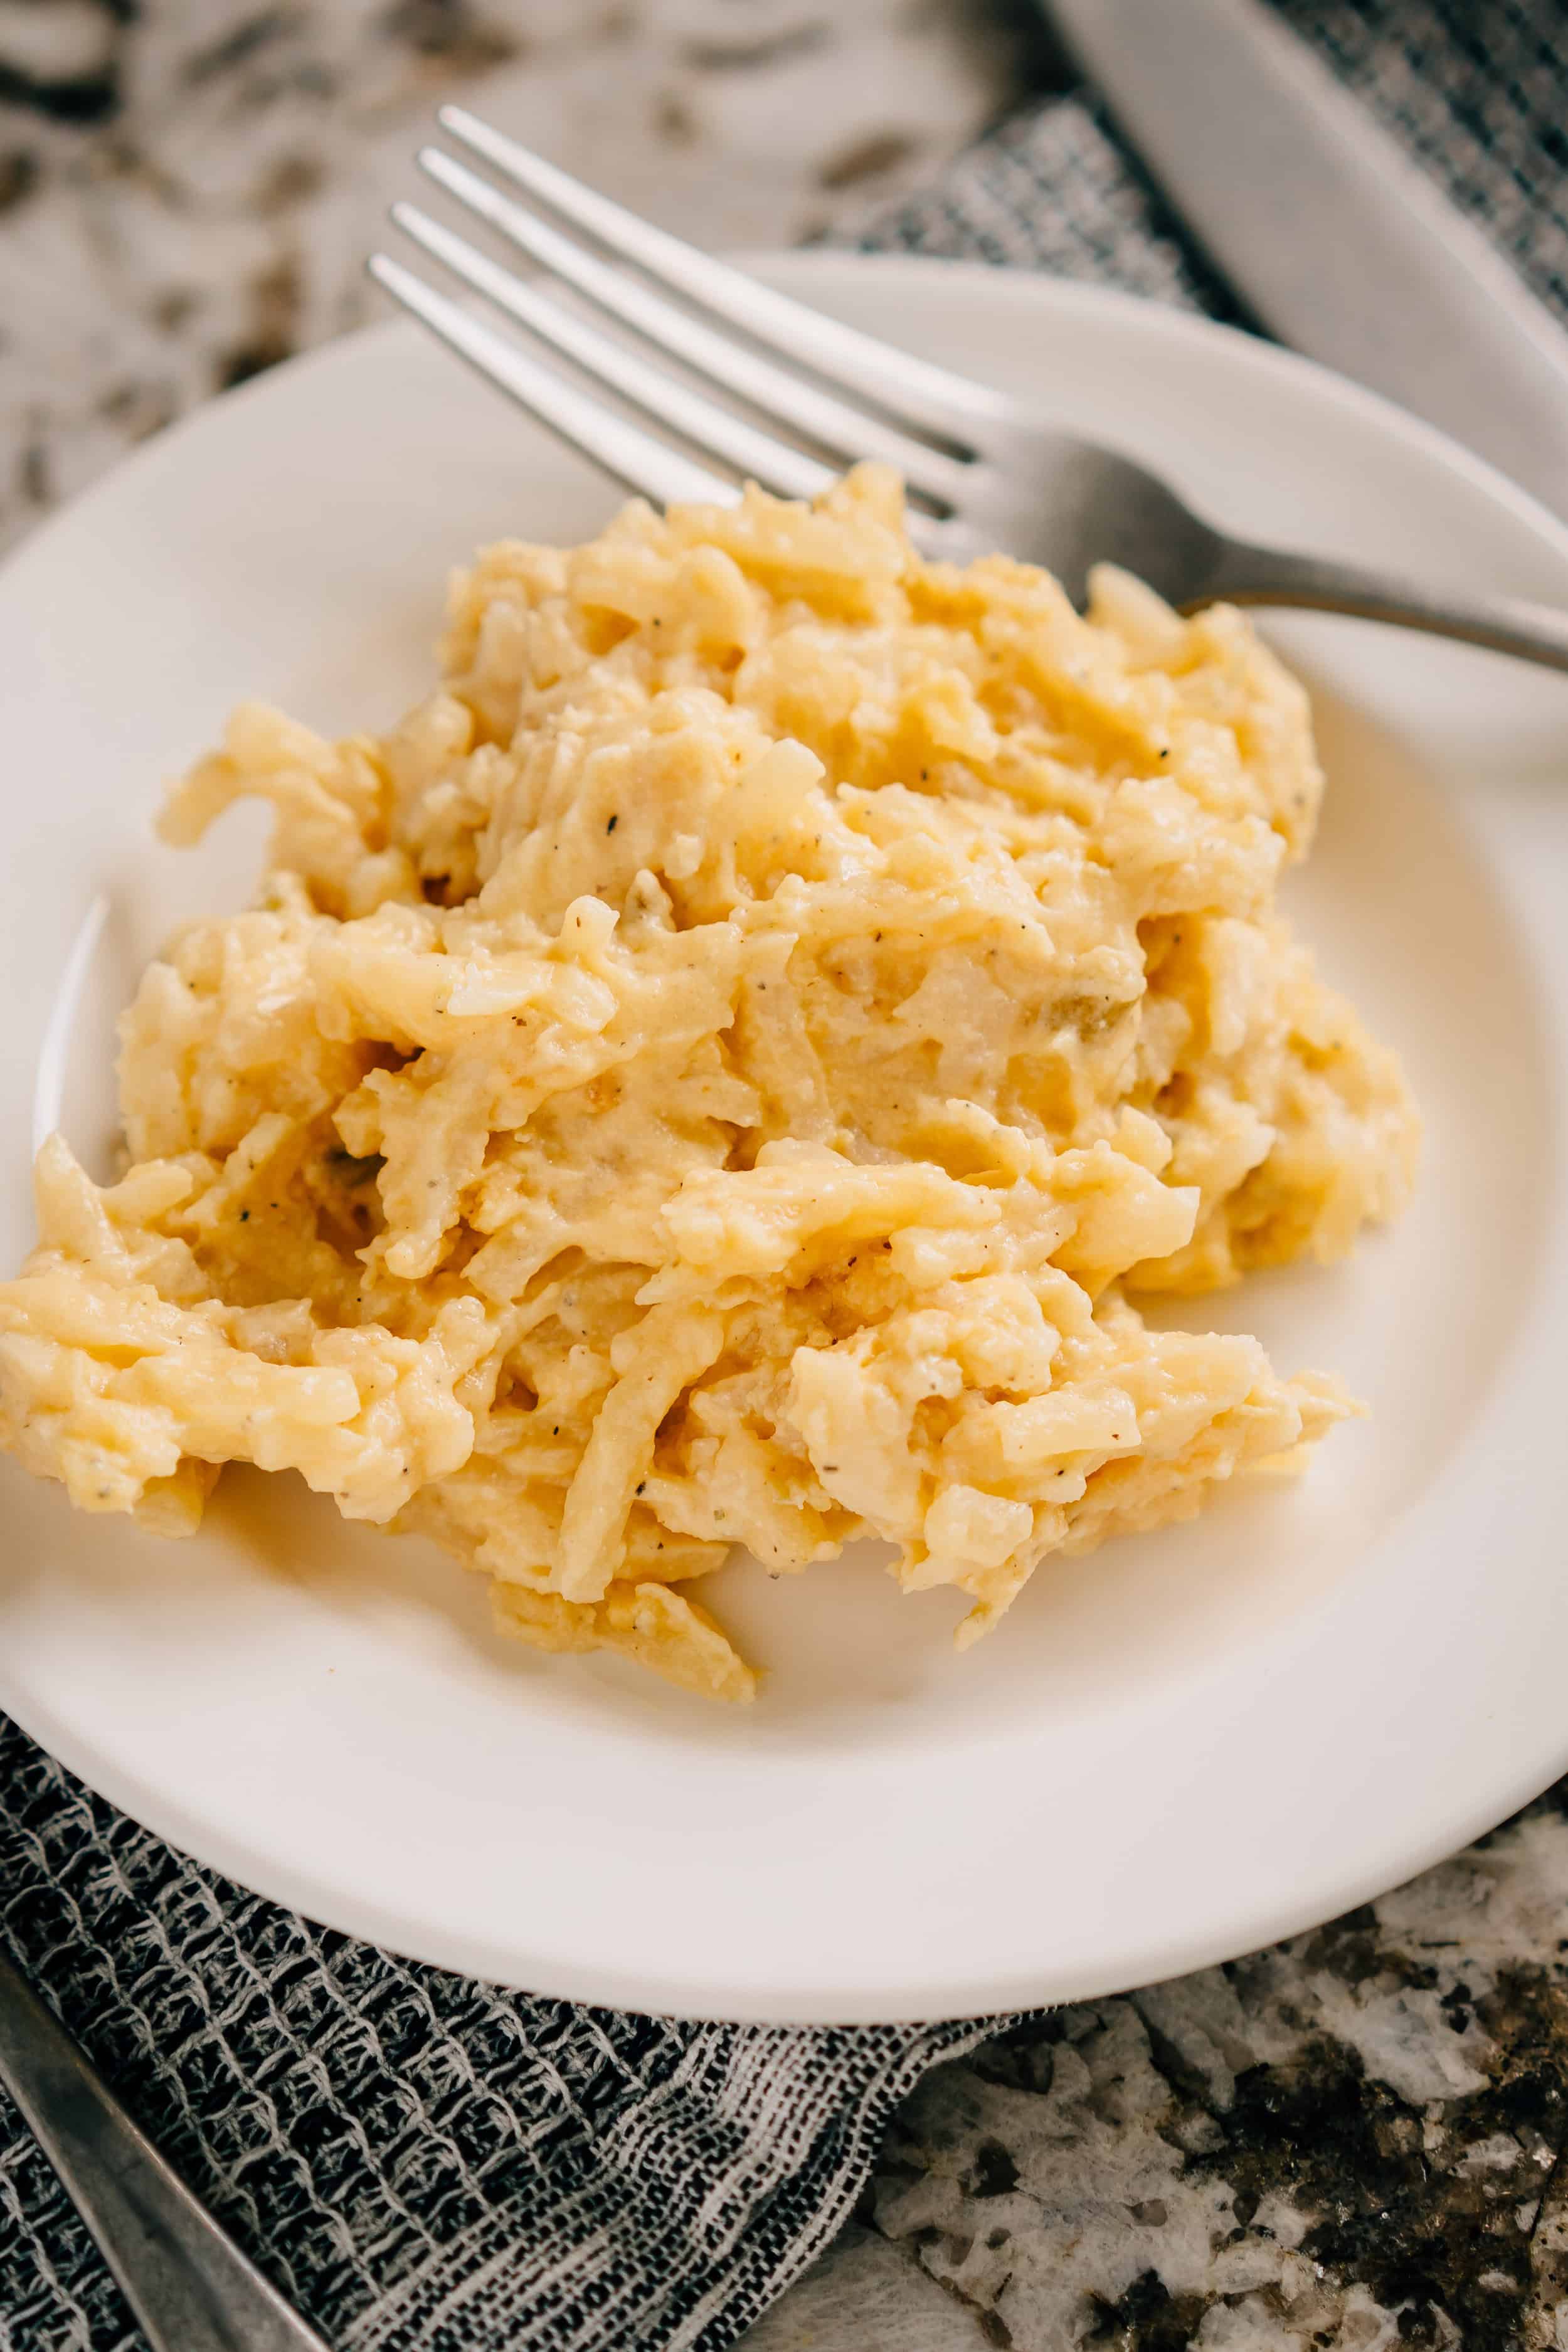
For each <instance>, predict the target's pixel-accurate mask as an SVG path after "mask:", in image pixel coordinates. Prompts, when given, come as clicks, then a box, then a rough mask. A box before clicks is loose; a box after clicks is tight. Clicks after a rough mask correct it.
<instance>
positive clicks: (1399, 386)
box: [1048, 0, 1568, 517]
mask: <svg viewBox="0 0 1568 2352" xmlns="http://www.w3.org/2000/svg"><path fill="white" fill-rule="evenodd" d="M1048 7H1049V13H1050V14H1051V16H1053V17H1054V19H1055V21H1056V23H1057V25H1058V27H1059V29H1060V31H1061V33H1062V35H1063V37H1064V38H1065V39H1066V41H1067V43H1068V47H1069V48H1070V49H1071V50H1072V51H1073V52H1074V53H1075V54H1076V56H1077V58H1078V59H1079V63H1080V64H1081V65H1082V66H1083V68H1085V70H1086V72H1087V73H1088V75H1089V79H1091V80H1092V81H1093V82H1094V83H1095V84H1096V85H1097V87H1098V88H1099V89H1100V91H1101V92H1102V93H1103V95H1104V96H1105V98H1106V99H1107V100H1108V101H1109V102H1110V109H1111V111H1112V113H1113V114H1114V115H1115V117H1116V119H1117V122H1118V125H1119V126H1120V128H1121V131H1123V132H1124V133H1125V135H1126V137H1127V139H1128V141H1129V142H1130V144H1131V146H1132V147H1133V148H1134V149H1135V150H1136V151H1137V152H1138V154H1139V155H1140V156H1141V157H1142V161H1143V162H1144V163H1145V164H1146V165H1147V166H1148V168H1149V170H1150V172H1151V173H1152V174H1153V176H1154V178H1155V179H1156V180H1157V181H1158V182H1159V183H1160V184H1161V186H1162V187H1163V189H1164V191H1165V193H1166V194H1167V195H1168V196H1169V197H1170V199H1171V201H1172V203H1173V205H1174V206H1175V208H1176V210H1177V211H1178V212H1179V213H1180V214H1181V215H1182V217H1183V218H1184V220H1185V221H1186V223H1187V224H1188V226H1190V227H1191V228H1192V229H1193V230H1194V233H1195V234H1196V236H1197V237H1198V238H1199V240H1200V242H1201V243H1202V244H1203V245H1204V246H1205V247H1206V249H1207V251H1208V253H1209V254H1210V256H1211V257H1212V258H1213V259H1214V261H1215V263H1216V264H1217V266H1218V268H1219V269H1220V271H1221V272H1222V274H1223V275H1224V276H1225V277H1226V278H1228V279H1229V281H1230V283H1231V284H1232V285H1233V286H1234V287H1235V288H1236V289H1237V292H1238V293H1240V294H1241V295H1243V296H1244V297H1245V298H1246V299H1247V302H1248V303H1249V304H1250V306H1251V307H1252V309H1253V310H1254V311H1255V312H1256V314H1257V316H1258V319H1259V320H1261V321H1262V323H1263V324H1264V325H1265V326H1266V327H1268V329H1269V330H1270V331H1271V332H1273V333H1275V334H1277V335H1278V336H1279V338H1280V339H1281V341H1284V342H1287V343H1289V344H1292V345H1293V346H1294V348H1295V349H1296V350H1297V351H1299V352H1305V353H1306V355H1307V356H1308V357H1309V358H1310V359H1316V360H1321V361H1323V362H1325V363H1326V364H1327V365H1328V366H1330V367H1333V368H1337V369H1338V370H1339V371H1340V372H1341V373H1342V374H1344V375H1349V376H1352V377H1354V378H1355V379H1356V380H1357V381H1358V382H1359V383H1364V384H1367V385H1369V386H1370V387H1371V388H1372V390H1373V391H1374V392H1381V393H1384V394H1386V395H1387V397H1388V398H1389V399H1391V400H1395V401H1397V402H1398V403H1399V404H1400V405H1401V406H1402V407H1405V408H1408V409H1410V410H1412V411H1413V412H1414V414H1415V415H1417V416H1424V417H1426V419H1427V420H1428V422H1430V423H1431V424H1434V425H1440V426H1441V427H1442V428H1443V430H1444V431H1445V432H1447V433H1451V434H1452V435H1453V436H1454V438H1455V439H1456V440H1458V441H1462V442H1464V443H1465V444H1466V446H1468V447H1469V448H1471V449H1474V450H1475V451H1477V453H1478V454H1479V456H1481V457H1488V458H1489V459H1490V460H1491V462H1492V464H1493V465H1494V466H1496V467H1499V468H1500V470H1501V471H1502V472H1503V473H1505V474H1508V475H1510V477H1511V478H1512V479H1513V480H1514V481H1516V482H1518V483H1520V484H1521V487H1522V488H1525V489H1527V490H1530V491H1531V492H1532V493H1533V494H1534V496H1535V497H1536V498H1538V499H1541V500H1542V503H1543V504H1545V505H1546V506H1549V507H1550V508H1551V509H1552V511H1553V512H1554V513H1555V514H1558V515H1561V516H1563V517H1568V331H1564V330H1563V328H1562V327H1561V326H1560V325H1559V324H1558V322H1557V320H1555V319H1553V318H1552V315H1551V313H1550V312H1549V311H1548V310H1546V309H1545V308H1544V306H1543V305H1542V303H1540V302H1538V301H1537V300H1536V299H1535V297H1534V296H1533V295H1532V294H1531V292H1530V291H1529V290H1528V289H1527V288H1526V287H1525V286H1524V284H1523V283H1522V281H1521V279H1520V278H1519V277H1518V276H1517V275H1516V274H1515V272H1514V271H1513V270H1512V269H1511V268H1510V266H1509V264H1508V263H1507V262H1506V261H1505V260H1504V259H1503V258H1502V257H1501V256H1500V254H1499V253H1498V252H1497V250H1496V248H1495V247H1493V246H1492V245H1491V244H1490V243H1489V240H1488V238H1487V237H1486V236H1484V235H1483V233H1482V232H1481V231H1480V230H1479V228H1478V227H1477V226H1475V225H1474V223H1473V222H1471V221H1469V220H1467V219H1466V218H1465V216H1464V215H1463V214H1462V213H1460V212H1459V211H1458V209H1457V208H1456V207H1455V206H1454V205H1452V204H1450V203H1449V202H1448V200H1447V197H1446V196H1445V195H1443V194H1442V193H1441V192H1440V190H1439V189H1438V188H1437V187H1436V184H1434V183H1433V181H1432V180H1430V179H1429V178H1428V176H1427V175H1426V173H1425V172H1424V171H1423V170H1422V169H1421V168H1420V167H1419V165H1417V164H1416V163H1415V162H1413V161H1412V160H1411V158H1410V157H1409V156H1408V155H1406V154H1405V152H1404V150H1403V149H1402V148H1401V147H1400V146H1399V145H1398V144H1397V143H1396V142H1395V141H1394V139H1393V138H1392V137H1391V136H1390V135H1389V134H1388V133H1387V132H1386V131H1384V130H1383V129H1382V127H1381V126H1380V125H1379V124H1378V122H1377V121H1375V120H1374V118H1373V115H1372V113H1371V112H1370V110H1369V109H1368V108H1367V107H1366V106H1365V105H1364V104H1363V102H1362V101H1361V100H1358V99H1356V98H1355V97H1353V96H1352V94H1351V92H1350V91H1349V90H1348V89H1345V88H1344V87H1343V86H1342V84H1341V83H1340V82H1338V81H1337V80H1336V79H1335V78H1334V76H1333V74H1332V73H1331V70H1330V68H1328V67H1327V66H1326V65H1325V64H1324V63H1323V62H1322V61H1321V59H1320V58H1318V57H1317V56H1316V55H1315V54H1314V52H1313V51H1312V50H1310V49H1309V48H1308V47H1307V46H1306V44H1305V43H1304V42H1303V41H1301V40H1300V39H1299V38H1298V37H1297V36H1296V35H1295V34H1293V33H1292V32H1290V31H1289V29H1288V27H1287V26H1284V25H1283V24H1281V23H1280V22H1279V20H1278V19H1277V18H1276V17H1274V16H1271V15H1270V13H1269V11H1268V8H1267V7H1265V6H1264V5H1262V0H1048Z"/></svg>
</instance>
